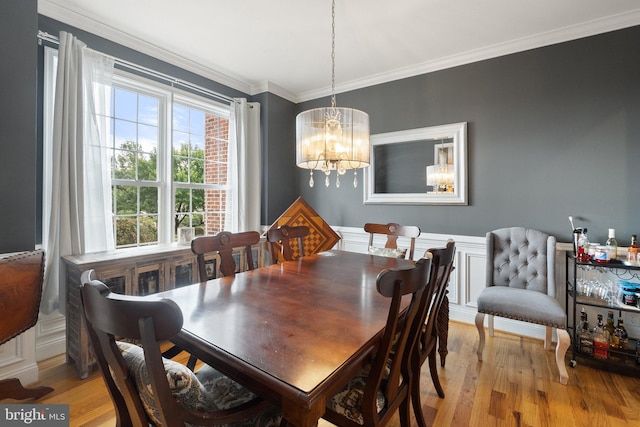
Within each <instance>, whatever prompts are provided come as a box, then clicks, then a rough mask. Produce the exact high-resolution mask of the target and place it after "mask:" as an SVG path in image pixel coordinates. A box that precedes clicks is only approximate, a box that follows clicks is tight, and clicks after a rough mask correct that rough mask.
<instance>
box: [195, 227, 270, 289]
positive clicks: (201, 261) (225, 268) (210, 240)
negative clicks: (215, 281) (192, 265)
mask: <svg viewBox="0 0 640 427" xmlns="http://www.w3.org/2000/svg"><path fill="white" fill-rule="evenodd" d="M259 242H260V233H258V232H257V231H244V232H241V233H230V232H228V231H221V232H220V233H218V234H216V235H215V236H201V237H196V238H195V239H193V240H192V241H191V251H192V252H193V253H194V254H196V255H197V258H198V273H199V276H200V281H201V282H206V281H207V280H208V279H209V278H208V275H207V265H206V260H205V255H206V254H209V253H217V254H218V255H219V256H220V272H221V273H222V274H223V275H224V276H234V275H235V274H236V270H237V266H236V262H235V260H234V259H233V250H234V249H235V248H244V251H245V258H244V259H245V260H246V265H244V268H243V270H253V269H254V261H253V251H252V250H251V246H253V245H256V244H258V243H259Z"/></svg>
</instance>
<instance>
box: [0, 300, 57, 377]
mask: <svg viewBox="0 0 640 427" xmlns="http://www.w3.org/2000/svg"><path fill="white" fill-rule="evenodd" d="M65 350H66V347H65V318H64V316H62V315H61V314H60V313H58V312H55V313H53V314H50V315H43V314H42V313H41V314H40V315H39V316H38V323H37V324H36V325H35V326H34V327H33V328H31V329H29V330H27V331H26V332H24V333H22V334H20V335H18V336H17V337H16V338H14V339H12V340H11V341H8V342H6V343H5V344H3V345H2V346H0V379H4V378H19V379H20V381H22V383H23V384H25V385H26V384H30V383H33V382H36V381H38V365H37V362H39V361H41V360H44V359H48V358H50V357H53V356H57V355H59V354H64V352H65Z"/></svg>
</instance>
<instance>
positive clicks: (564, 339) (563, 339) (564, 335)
mask: <svg viewBox="0 0 640 427" xmlns="http://www.w3.org/2000/svg"><path fill="white" fill-rule="evenodd" d="M556 332H557V333H558V344H557V345H556V364H557V365H558V373H559V374H560V384H567V382H569V374H567V367H566V366H565V365H564V355H565V354H566V353H567V349H568V348H569V345H570V344H571V338H569V333H568V332H567V330H566V329H557V330H556Z"/></svg>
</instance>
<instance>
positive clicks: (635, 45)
mask: <svg viewBox="0 0 640 427" xmlns="http://www.w3.org/2000/svg"><path fill="white" fill-rule="evenodd" d="M639 51H640V27H633V28H630V29H625V30H620V31H615V32H611V33H606V34H602V35H598V36H594V37H589V38H584V39H580V40H576V41H571V42H567V43H562V44H558V45H554V46H549V47H544V48H540V49H535V50H530V51H526V52H522V53H517V54H512V55H508V56H503V57H500V58H496V59H491V60H486V61H481V62H477V63H473V64H469V65H464V66H459V67H456V68H452V69H448V70H443V71H438V72H434V73H430V74H426V75H421V76H417V77H413V78H408V79H403V80H399V81H394V82H390V83H386V84H381V85H377V86H373V87H369V88H365V89H361V90H357V91H352V92H349V93H344V94H338V96H337V104H338V106H343V107H354V108H358V109H362V110H363V111H366V112H367V113H369V115H370V121H371V133H372V134H375V133H380V132H389V131H396V130H403V129H411V128H420V127H424V126H432V125H440V124H446V123H454V122H461V121H466V122H468V124H469V127H468V131H469V132H468V170H469V206H435V205H431V206H399V205H364V204H363V203H362V200H363V198H362V187H360V188H358V189H357V190H354V189H353V187H352V186H351V185H343V186H342V187H341V188H339V189H336V188H335V187H334V186H333V185H332V187H330V188H325V187H324V185H320V186H318V185H316V186H315V187H314V188H312V189H310V188H309V187H308V185H307V182H308V172H307V171H306V170H299V171H298V175H299V178H298V186H299V189H300V194H301V195H302V197H304V199H305V200H306V201H307V202H309V203H310V204H311V205H312V206H313V207H314V208H315V209H316V210H317V211H318V213H319V214H320V215H322V216H323V217H324V218H325V220H327V222H329V223H330V224H332V225H339V226H340V225H341V226H352V227H360V226H362V224H363V223H364V222H367V221H375V222H387V221H396V222H400V223H405V224H414V225H418V226H420V227H421V229H422V230H423V231H424V232H430V233H444V234H462V235H475V236H483V235H484V234H485V233H486V232H487V231H489V230H492V229H495V228H500V227H506V226H514V225H521V226H526V227H532V228H536V229H540V230H543V231H546V232H549V233H551V234H554V235H556V236H557V237H558V239H559V240H560V241H570V240H571V230H570V225H569V221H568V216H569V215H573V216H574V222H575V223H576V225H582V226H587V227H589V229H590V233H589V234H590V236H591V239H592V241H595V240H597V241H599V242H601V243H604V241H605V240H606V233H607V229H608V228H609V227H611V228H615V229H616V234H617V237H618V241H619V243H620V244H628V243H629V239H630V235H631V234H640V199H639V198H638V195H639V194H640V191H639V190H638V188H640V144H639V143H638V139H639V138H640V77H639V76H640V55H639V54H638V52H639ZM337 74H338V76H339V64H338V70H337ZM328 105H329V100H328V99H322V100H314V101H310V102H306V103H304V104H301V105H299V109H300V111H302V110H306V109H308V108H315V107H318V106H328ZM347 176H348V177H349V176H351V174H350V172H349V173H348V174H347ZM360 176H361V177H362V172H361V173H360ZM333 179H334V177H332V181H333ZM316 181H317V180H316ZM344 181H346V180H343V182H344Z"/></svg>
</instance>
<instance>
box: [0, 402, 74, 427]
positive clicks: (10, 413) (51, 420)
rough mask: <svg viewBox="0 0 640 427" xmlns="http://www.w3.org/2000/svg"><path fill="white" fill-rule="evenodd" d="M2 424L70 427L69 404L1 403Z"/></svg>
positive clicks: (0, 418) (0, 419) (0, 416)
mask: <svg viewBox="0 0 640 427" xmlns="http://www.w3.org/2000/svg"><path fill="white" fill-rule="evenodd" d="M0 425H1V426H3V427H4V426H7V427H9V426H25V425H29V426H41V427H45V426H46V427H69V405H0Z"/></svg>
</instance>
